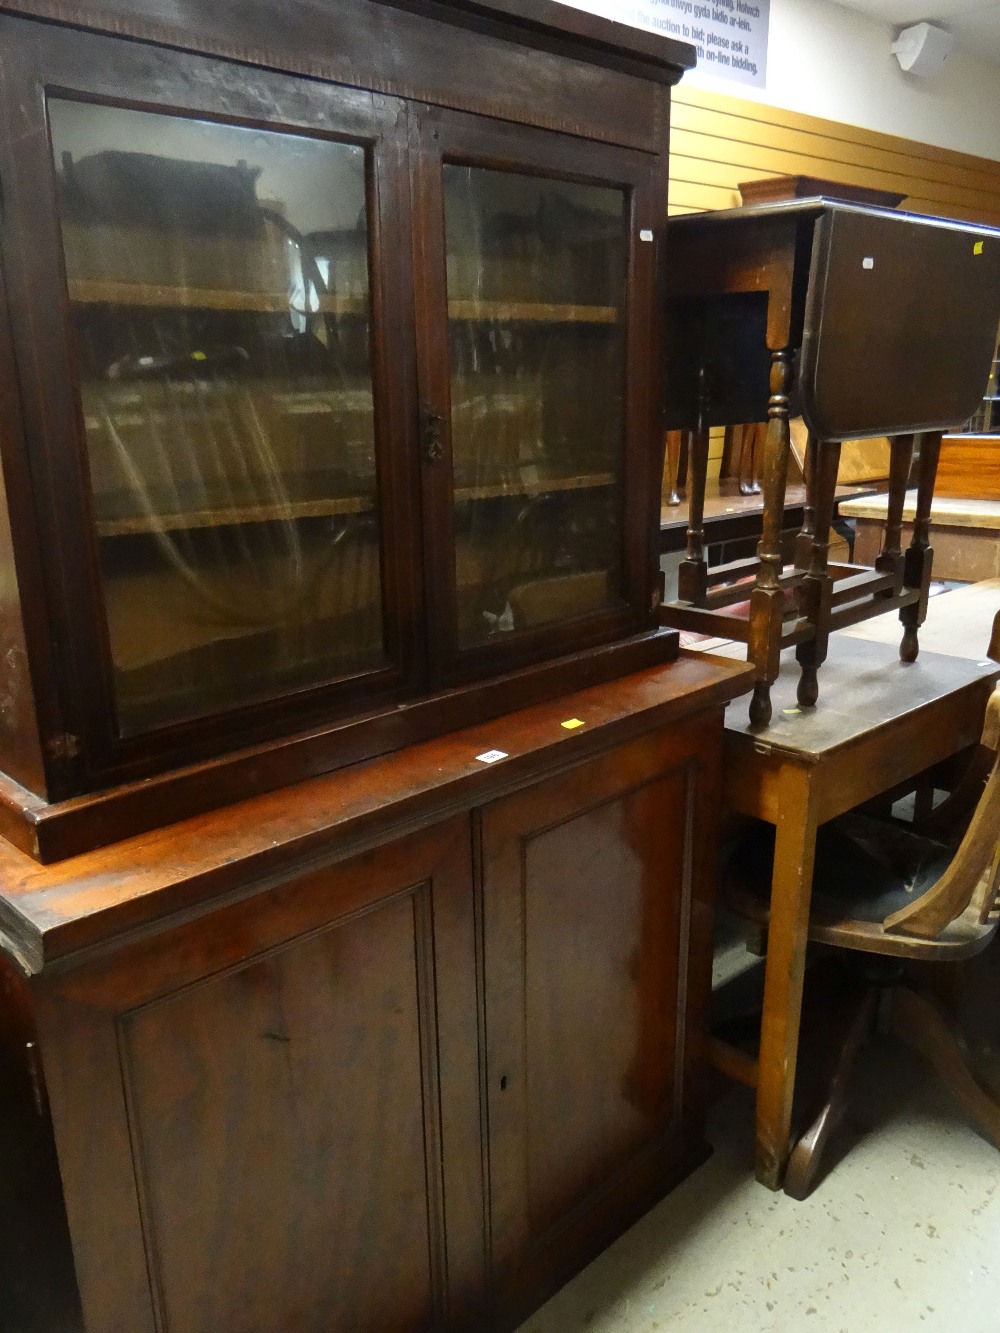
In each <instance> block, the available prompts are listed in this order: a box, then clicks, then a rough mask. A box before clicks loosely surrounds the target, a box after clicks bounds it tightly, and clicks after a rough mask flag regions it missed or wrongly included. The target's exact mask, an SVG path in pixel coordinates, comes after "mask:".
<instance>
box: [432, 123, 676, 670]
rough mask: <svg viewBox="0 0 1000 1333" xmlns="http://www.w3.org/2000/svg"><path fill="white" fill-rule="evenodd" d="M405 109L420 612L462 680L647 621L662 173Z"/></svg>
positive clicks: (642, 163) (508, 128)
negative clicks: (422, 538) (422, 554)
mask: <svg viewBox="0 0 1000 1333" xmlns="http://www.w3.org/2000/svg"><path fill="white" fill-rule="evenodd" d="M410 115H411V124H412V125H413V130H412V133H411V142H412V143H413V152H412V155H411V168H412V180H413V184H412V188H411V196H412V198H413V204H414V245H415V251H414V279H415V291H416V310H417V321H418V328H419V330H420V335H419V337H418V340H417V356H418V370H419V380H420V398H421V433H422V438H421V452H422V459H423V495H424V511H425V514H427V515H429V516H431V517H430V519H429V521H428V525H427V536H428V542H429V543H430V544H431V549H430V551H429V553H428V566H427V572H428V583H427V600H428V604H429V610H430V616H431V630H432V634H433V637H434V642H435V643H436V644H437V645H438V660H439V661H441V662H442V664H443V671H444V674H445V675H446V676H448V677H450V678H452V679H455V678H461V677H462V676H463V675H468V674H470V673H473V672H475V671H477V670H478V671H480V672H481V671H482V670H483V669H484V667H488V665H489V664H490V663H492V664H493V665H494V668H496V667H497V666H498V665H500V664H504V663H508V664H511V665H514V664H516V663H518V662H522V661H529V660H531V659H532V657H536V658H537V657H538V656H540V655H541V656H544V655H551V654H552V653H553V652H554V651H561V652H568V651H571V650H573V649H575V648H583V647H585V646H587V645H588V644H590V643H595V642H600V641H606V640H610V639H613V638H615V637H617V636H621V635H624V634H627V633H629V632H630V631H634V630H637V629H640V628H643V627H648V626H649V625H650V623H651V615H652V607H651V604H650V598H651V593H652V582H651V573H650V571H651V569H652V567H653V565H654V563H655V561H654V560H653V557H652V553H651V551H650V549H649V544H648V543H649V533H650V532H651V531H653V514H652V509H651V503H652V500H653V499H654V498H655V496H654V492H655V490H656V485H657V484H658V483H655V478H654V476H653V472H654V468H655V462H654V460H655V459H656V458H657V457H658V439H657V428H656V414H657V404H656V402H655V385H654V368H655V366H656V365H657V364H658V362H657V357H656V346H657V329H658V310H659V303H658V302H657V301H656V289H657V244H656V236H657V235H658V233H659V230H660V229H661V226H662V216H661V215H662V212H663V198H664V194H665V191H666V183H665V180H664V179H662V172H663V170H664V167H663V162H662V161H661V160H660V159H659V158H657V157H654V156H652V155H650V154H645V153H640V152H636V151H631V150H627V149H621V148H612V147H610V146H608V145H606V144H597V143H592V142H591V143H588V142H585V141H584V140H581V139H574V138H572V137H570V136H568V135H561V134H556V133H552V132H548V131H545V130H540V129H527V128H525V127H524V126H514V125H511V124H508V123H505V122H502V121H491V120H489V119H487V118H485V117H472V116H465V115H462V114H459V113H456V112H447V111H444V110H441V109H437V108H422V109H416V108H411V112H410ZM646 519H648V522H645V521H644V520H646Z"/></svg>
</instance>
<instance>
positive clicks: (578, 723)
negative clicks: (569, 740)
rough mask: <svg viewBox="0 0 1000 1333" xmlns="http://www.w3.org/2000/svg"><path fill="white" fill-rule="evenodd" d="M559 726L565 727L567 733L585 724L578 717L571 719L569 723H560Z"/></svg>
mask: <svg viewBox="0 0 1000 1333" xmlns="http://www.w3.org/2000/svg"><path fill="white" fill-rule="evenodd" d="M559 725H560V726H561V727H565V728H566V730H567V731H576V729H577V727H582V726H584V725H585V724H584V723H583V722H581V721H580V719H579V718H578V717H571V718H570V719H569V721H567V722H560V723H559Z"/></svg>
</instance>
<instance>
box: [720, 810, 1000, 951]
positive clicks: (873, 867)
mask: <svg viewBox="0 0 1000 1333" xmlns="http://www.w3.org/2000/svg"><path fill="white" fill-rule="evenodd" d="M774 841H775V830H774V826H773V825H771V824H765V823H760V822H758V823H755V824H754V825H752V826H751V827H750V828H749V829H748V830H747V831H746V832H745V833H744V834H743V835H742V836H741V837H740V839H739V840H738V842H737V843H736V845H735V847H734V849H733V851H732V854H731V855H730V857H729V861H728V866H727V871H726V876H725V886H726V894H727V897H728V899H729V902H730V905H731V906H732V908H733V910H734V911H736V912H737V913H738V914H739V915H741V916H744V917H747V918H749V919H750V920H751V921H755V922H757V923H758V924H760V925H764V926H766V925H767V922H768V915H769V910H770V903H769V899H770V892H771V879H772V871H773V863H774ZM953 856H954V850H953V849H952V848H951V847H948V846H946V845H944V844H943V843H939V842H935V841H933V840H932V839H930V838H923V837H920V836H919V835H917V834H914V833H910V832H909V831H906V830H901V829H900V828H899V827H898V826H890V825H887V824H883V823H881V822H880V821H878V820H875V819H871V818H868V817H866V816H863V815H858V814H850V815H846V816H844V817H843V818H841V819H836V820H833V821H831V822H830V823H829V824H824V825H823V826H822V827H821V828H820V830H819V833H818V835H817V838H816V860H815V871H814V874H813V888H812V906H811V909H810V919H809V938H810V939H812V940H816V941H817V942H821V943H824V944H831V945H834V946H836V947H839V948H850V949H860V950H863V951H865V952H868V953H880V954H889V955H895V954H902V953H905V954H906V955H907V956H908V957H912V958H918V957H925V958H931V957H936V958H941V957H942V955H945V954H947V955H948V956H950V957H953V958H964V957H969V956H971V955H972V954H975V953H978V952H979V951H980V950H981V949H983V948H985V946H986V945H987V944H988V943H989V940H990V938H991V937H992V935H993V933H994V931H995V930H996V922H995V921H991V922H987V923H985V924H981V923H980V922H979V921H978V920H975V919H973V918H972V916H971V915H963V916H959V917H958V918H956V920H955V921H953V922H952V923H951V924H950V925H948V926H947V927H946V928H945V930H944V931H942V933H941V934H940V935H939V936H938V937H937V939H933V940H917V939H914V938H912V937H910V936H901V935H894V934H893V933H892V932H891V931H887V930H886V929H885V928H884V926H883V922H884V921H885V919H886V918H887V917H889V916H891V915H892V914H893V913H894V912H897V911H899V910H901V909H902V908H904V907H908V906H910V905H911V904H912V903H913V902H914V901H916V900H917V899H918V898H920V897H921V896H922V895H923V894H925V893H926V892H927V891H928V890H929V889H931V888H932V887H933V886H934V884H936V883H937V881H938V879H940V877H941V875H942V874H943V873H944V872H945V870H946V869H947V868H948V866H949V864H950V863H951V860H952V858H953Z"/></svg>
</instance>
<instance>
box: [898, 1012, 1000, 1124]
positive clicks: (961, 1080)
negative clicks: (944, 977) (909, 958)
mask: <svg viewBox="0 0 1000 1333" xmlns="http://www.w3.org/2000/svg"><path fill="white" fill-rule="evenodd" d="M889 1027H890V1030H891V1031H892V1032H893V1033H894V1034H895V1035H896V1036H897V1037H899V1039H900V1041H904V1042H906V1044H907V1046H910V1047H911V1048H912V1049H913V1050H915V1051H918V1052H919V1053H920V1054H921V1055H922V1056H924V1057H925V1058H926V1059H927V1060H929V1061H930V1063H931V1064H932V1065H933V1067H934V1069H935V1071H936V1073H937V1075H938V1077H939V1078H940V1079H941V1081H942V1082H943V1083H944V1084H945V1086H946V1087H947V1088H948V1090H949V1092H951V1094H952V1096H953V1097H955V1098H956V1100H957V1101H958V1102H959V1103H960V1104H961V1105H962V1106H963V1107H964V1108H965V1110H966V1111H967V1112H968V1113H969V1115H970V1116H971V1117H972V1119H973V1120H974V1121H975V1122H976V1125H977V1127H978V1128H979V1130H980V1132H981V1133H982V1134H983V1135H984V1136H985V1137H986V1138H987V1139H989V1141H990V1142H991V1143H992V1144H994V1145H995V1146H996V1147H997V1148H1000V1098H998V1097H996V1096H994V1095H993V1094H992V1093H990V1092H988V1091H987V1090H986V1088H984V1087H983V1085H982V1084H981V1083H980V1082H979V1079H978V1078H977V1077H976V1075H975V1073H974V1072H973V1069H972V1065H971V1063H970V1061H969V1053H968V1050H967V1049H966V1045H965V1042H964V1041H963V1039H962V1035H961V1033H960V1032H959V1030H958V1027H957V1025H956V1023H955V1021H954V1020H953V1019H952V1018H951V1016H950V1015H949V1014H948V1013H947V1012H946V1010H945V1009H944V1007H943V1006H942V1004H941V1003H940V1001H939V1000H937V999H936V998H935V997H934V996H932V995H929V994H926V993H923V992H920V991H915V990H911V989H910V987H909V986H897V987H895V988H894V990H893V992H892V998H891V1001H890V1009H889Z"/></svg>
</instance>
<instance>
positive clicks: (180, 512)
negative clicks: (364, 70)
mask: <svg viewBox="0 0 1000 1333" xmlns="http://www.w3.org/2000/svg"><path fill="white" fill-rule="evenodd" d="M0 58H2V59H3V62H4V75H5V83H6V86H7V93H8V96H9V97H10V98H11V99H12V102H13V104H14V105H16V106H17V108H18V111H17V115H18V118H19V124H20V126H21V129H20V132H19V134H18V135H17V136H13V137H9V138H8V139H7V141H6V143H5V145H4V146H3V148H2V151H0V156H2V161H0V170H2V173H3V182H4V192H5V210H6V214H7V229H6V230H7V237H8V246H7V248H6V251H5V256H4V258H5V274H6V279H7V287H8V298H9V304H10V308H11V317H12V318H11V325H12V329H13V336H14V341H15V355H16V358H17V362H18V370H19V373H20V379H21V385H22V389H23V408H24V424H25V434H26V441H25V443H26V454H27V456H28V457H30V458H31V461H32V466H31V472H32V478H33V482H34V484H35V487H36V503H37V506H38V511H37V513H36V514H35V515H34V522H35V524H36V525H37V531H38V532H39V533H40V534H41V541H40V548H41V552H42V557H43V560H44V562H45V574H46V582H47V593H48V597H49V599H50V601H51V604H52V611H51V615H52V616H53V618H54V619H55V620H56V622H57V623H58V624H62V625H66V626H68V627H69V634H68V635H66V634H64V633H63V632H61V631H60V633H59V634H55V633H54V632H53V633H52V635H51V637H52V638H53V639H54V640H55V641H57V642H58V643H60V644H61V645H62V651H63V652H64V653H65V654H66V658H65V660H64V661H62V662H61V663H60V664H59V669H60V670H61V671H62V673H63V676H64V707H65V708H66V709H67V710H69V711H71V712H73V714H74V715H73V716H67V722H66V730H67V731H69V732H70V733H72V734H73V735H74V736H77V737H79V738H80V745H79V747H78V748H79V750H80V757H79V760H78V763H79V764H81V765H83V766H85V767H89V768H91V769H92V770H94V769H96V770H102V771H103V770H108V769H110V770H112V771H113V770H116V769H117V770H118V771H119V772H120V773H121V772H126V771H128V765H129V764H130V763H135V762H137V761H140V760H142V761H148V758H149V756H150V755H151V754H155V753H158V754H159V755H160V756H161V762H162V761H163V760H164V759H166V758H167V757H168V756H170V755H172V754H173V755H175V756H176V757H180V758H189V757H190V754H191V748H190V747H191V745H192V744H193V743H195V742H197V743H199V744H201V745H202V746H203V747H204V746H206V745H209V746H210V745H211V743H212V740H213V738H215V743H216V746H218V744H219V743H225V744H227V745H230V746H231V745H232V743H233V737H234V736H238V735H239V734H240V729H241V728H242V729H243V732H244V734H245V735H247V736H248V737H249V736H252V735H255V734H260V733H261V732H264V731H266V729H267V726H268V723H269V722H270V723H271V725H272V726H273V725H274V723H275V722H276V721H277V722H282V720H283V719H285V720H284V722H283V725H285V726H286V727H287V715H288V712H289V709H290V708H291V709H292V710H293V712H294V711H295V710H296V709H297V710H298V712H299V714H300V715H301V717H302V718H303V720H308V719H309V718H310V717H312V716H316V715H317V714H318V710H319V709H321V708H322V709H325V712H324V714H323V715H324V716H326V715H328V714H329V711H330V708H331V706H332V707H333V708H334V710H336V709H337V708H338V707H340V708H342V709H349V708H350V707H351V706H354V707H356V706H357V701H358V699H359V697H362V696H364V697H365V698H369V697H378V696H379V695H380V694H381V695H383V696H384V695H386V694H389V693H392V692H396V693H399V692H400V691H401V690H403V688H404V687H408V688H409V689H410V690H411V691H412V689H413V688H414V683H415V681H416V679H417V678H418V677H419V658H420V656H421V654H422V647H421V630H420V623H421V617H420V614H419V606H420V599H421V596H422V589H421V583H420V575H419V570H420V533H419V514H417V513H416V512H415V505H414V500H413V494H414V490H415V487H416V485H417V478H416V471H415V466H414V463H413V448H412V445H413V434H414V430H415V424H414V423H415V419H416V409H415V402H414V396H413V390H412V388H411V385H412V382H413V378H414V372H413V350H412V342H413V328H412V299H411V296H410V291H411V282H410V276H409V268H408V263H409V251H410V244H409V232H408V176H407V171H406V154H407V132H406V113H405V105H404V103H402V102H401V101H399V100H397V99H393V98H388V97H382V96H379V95H377V94H374V93H369V92H365V91H363V90H360V89H355V88H342V87H337V86H334V85H330V84H323V83H320V82H318V81H315V80H305V79H296V78H291V77H288V76H285V75H281V74H277V73H274V72H270V71H266V70H261V69H252V68H249V67H244V68H240V67H238V66H236V65H233V64H227V63H224V62H221V61H215V60H210V59H206V58H204V57H200V56H195V55H188V54H185V53H182V52H179V51H173V50H166V49H161V48H156V47H145V46H142V45H139V44H137V43H133V42H125V41H119V40H115V39H113V38H108V37H100V36H96V35H93V34H87V33H82V32H76V31H72V30H69V29H65V28H59V27H54V26H47V27H42V26H41V25H38V24H32V23H27V22H24V21H23V20H17V19H12V18H2V19H0ZM26 235H30V237H31V244H30V245H28V244H14V243H13V242H12V238H13V237H15V236H20V237H22V238H23V237H24V236H26ZM39 345H44V347H45V348H46V356H45V359H44V364H41V363H40V362H39V360H38V358H37V356H35V355H34V354H33V351H32V348H37V347H38V346H39ZM11 448H13V446H11ZM7 449H8V442H6V441H5V454H6V452H7ZM11 466H13V464H12V465H11ZM411 472H412V473H413V475H410V473H411ZM387 534H391V538H392V539H391V540H388V538H387ZM289 696H294V700H290V698H289ZM185 747H187V748H185ZM90 785H93V780H92V781H91V784H90Z"/></svg>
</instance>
